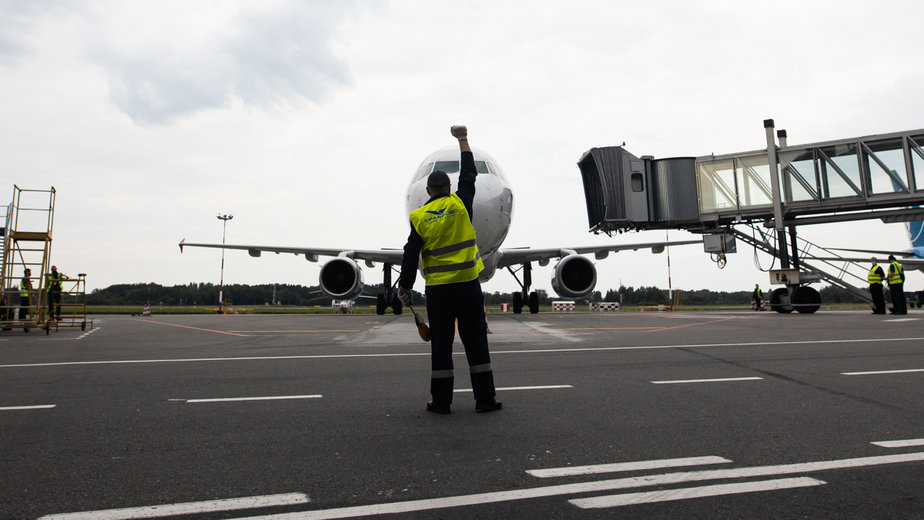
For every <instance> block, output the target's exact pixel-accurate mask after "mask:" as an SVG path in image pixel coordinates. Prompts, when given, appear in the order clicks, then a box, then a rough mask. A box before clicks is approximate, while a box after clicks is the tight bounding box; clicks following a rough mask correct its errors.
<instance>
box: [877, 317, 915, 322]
mask: <svg viewBox="0 0 924 520" xmlns="http://www.w3.org/2000/svg"><path fill="white" fill-rule="evenodd" d="M920 319H921V318H896V319H894V320H883V321H885V322H886V323H896V322H899V321H918V320H920Z"/></svg>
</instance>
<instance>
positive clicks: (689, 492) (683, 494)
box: [568, 477, 826, 509]
mask: <svg viewBox="0 0 924 520" xmlns="http://www.w3.org/2000/svg"><path fill="white" fill-rule="evenodd" d="M825 483H826V482H824V481H823V480H817V479H813V478H810V477H796V478H781V479H776V480H761V481H757V482H742V483H739V484H717V485H713V486H701V487H692V488H682V489H666V490H663V491H649V492H647V493H626V494H624V495H610V496H604V497H594V498H578V499H574V500H569V501H568V502H570V503H571V504H573V505H576V506H578V507H580V508H581V509H603V508H608V507H620V506H631V505H636V504H650V503H653V502H669V501H672V500H688V499H691V498H703V497H717V496H721V495H735V494H741V493H754V492H756V491H775V490H778V489H793V488H800V487H809V486H820V485H822V484H825Z"/></svg>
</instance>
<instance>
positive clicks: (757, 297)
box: [751, 283, 764, 311]
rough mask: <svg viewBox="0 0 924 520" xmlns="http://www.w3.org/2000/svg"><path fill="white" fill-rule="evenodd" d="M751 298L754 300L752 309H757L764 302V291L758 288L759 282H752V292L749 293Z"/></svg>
mask: <svg viewBox="0 0 924 520" xmlns="http://www.w3.org/2000/svg"><path fill="white" fill-rule="evenodd" d="M751 300H753V302H754V310H755V311H759V310H760V307H761V306H762V305H763V303H764V292H763V291H761V290H760V284H759V283H755V284H754V292H752V293H751Z"/></svg>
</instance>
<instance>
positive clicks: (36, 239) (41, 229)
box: [0, 185, 86, 333]
mask: <svg viewBox="0 0 924 520" xmlns="http://www.w3.org/2000/svg"><path fill="white" fill-rule="evenodd" d="M54 209H55V188H54V187H51V188H50V189H47V190H36V189H23V188H20V187H19V186H16V185H13V200H12V202H11V203H10V205H9V206H7V207H6V212H5V216H4V220H3V222H2V226H3V227H2V230H3V264H2V266H0V284H2V289H3V292H2V297H0V326H2V329H3V330H5V331H6V330H11V329H14V328H21V329H27V330H28V329H29V328H31V327H36V328H43V329H45V331H46V333H48V331H49V330H50V325H51V323H50V321H49V318H50V316H49V315H48V309H47V306H48V298H49V295H48V290H47V277H46V274H47V273H48V272H49V270H50V257H51V240H52V232H53V229H54ZM26 269H29V270H30V271H31V275H30V277H29V279H30V280H31V282H32V290H31V291H27V290H26V291H24V290H23V289H22V286H21V284H20V283H21V281H22V280H23V279H24V278H25V271H26ZM78 285H79V287H80V290H82V291H85V287H86V286H85V282H84V281H83V279H82V278H81V279H79V280H78ZM23 293H25V294H26V295H27V297H28V298H27V299H28V305H23V304H22V303H23V301H24V299H23ZM65 294H68V293H65V292H64V291H62V303H64V302H63V300H65ZM67 299H68V300H70V298H67ZM74 308H75V310H76V309H77V308H78V307H74ZM82 311H83V313H84V316H85V315H86V305H83V307H82ZM83 321H84V327H85V326H86V325H85V317H84V320H83Z"/></svg>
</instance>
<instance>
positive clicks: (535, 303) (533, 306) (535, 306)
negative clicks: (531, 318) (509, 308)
mask: <svg viewBox="0 0 924 520" xmlns="http://www.w3.org/2000/svg"><path fill="white" fill-rule="evenodd" d="M529 313H530V314H539V293H537V292H536V291H533V292H531V293H529Z"/></svg>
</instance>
